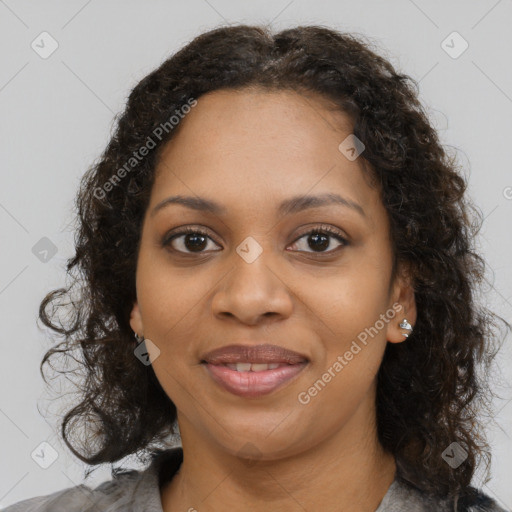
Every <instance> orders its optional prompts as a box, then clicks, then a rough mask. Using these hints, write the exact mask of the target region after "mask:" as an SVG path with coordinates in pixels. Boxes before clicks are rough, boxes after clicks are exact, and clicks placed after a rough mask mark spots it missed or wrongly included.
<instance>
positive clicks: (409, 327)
mask: <svg viewBox="0 0 512 512" xmlns="http://www.w3.org/2000/svg"><path fill="white" fill-rule="evenodd" d="M400 329H406V330H407V331H410V332H408V333H402V336H405V337H406V338H407V337H408V336H409V334H411V332H412V325H411V324H410V323H409V322H408V320H407V318H404V319H403V320H402V321H401V322H400Z"/></svg>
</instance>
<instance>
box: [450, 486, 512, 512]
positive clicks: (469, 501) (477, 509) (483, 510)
mask: <svg viewBox="0 0 512 512" xmlns="http://www.w3.org/2000/svg"><path fill="white" fill-rule="evenodd" d="M457 512H507V511H506V510H505V509H504V508H502V507H500V506H499V505H498V504H497V503H496V501H495V500H493V499H492V498H491V497H490V496H488V495H487V494H485V493H484V492H483V491H481V490H480V489H475V488H474V487H469V488H468V489H467V490H465V491H464V492H463V493H461V495H460V496H459V498H458V501H457ZM508 512H510V511H508Z"/></svg>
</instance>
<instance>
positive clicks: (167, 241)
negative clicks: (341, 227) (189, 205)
mask: <svg viewBox="0 0 512 512" xmlns="http://www.w3.org/2000/svg"><path fill="white" fill-rule="evenodd" d="M313 233H317V234H323V235H330V236H331V237H333V238H335V239H336V240H337V241H339V242H341V245H340V246H339V247H337V248H335V249H331V250H329V251H324V252H315V251H299V252H307V253H308V254H313V255H314V256H320V257H321V256H322V255H324V254H325V255H331V254H332V253H334V252H335V251H337V250H338V249H339V248H340V247H343V246H347V245H349V242H348V240H347V239H346V238H344V237H343V236H342V235H341V234H340V232H339V231H338V230H337V229H334V228H332V227H331V226H323V225H322V226H317V227H315V228H313V229H310V230H309V231H306V232H304V233H302V234H301V235H299V236H298V237H297V238H296V239H295V240H294V242H293V244H295V243H296V242H297V241H299V240H300V239H301V238H303V237H304V236H306V235H311V234H313ZM188 234H195V235H202V236H205V237H208V238H210V239H211V237H210V235H209V234H208V232H207V231H205V230H204V229H201V228H197V227H193V226H187V227H185V228H183V229H182V230H181V231H178V232H176V233H172V235H171V236H169V234H167V235H165V236H164V238H163V240H162V246H163V247H168V246H170V245H171V242H172V241H173V240H175V239H176V238H179V237H180V236H183V235H188ZM171 250H172V251H173V252H176V253H178V254H184V255H193V254H204V252H195V253H194V252H184V251H179V250H176V249H173V248H172V247H171ZM215 252H217V251H215Z"/></svg>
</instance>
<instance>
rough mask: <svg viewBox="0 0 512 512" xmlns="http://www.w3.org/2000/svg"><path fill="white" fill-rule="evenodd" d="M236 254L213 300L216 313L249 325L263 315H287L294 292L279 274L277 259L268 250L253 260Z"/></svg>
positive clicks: (279, 316) (290, 311) (280, 316)
mask: <svg viewBox="0 0 512 512" xmlns="http://www.w3.org/2000/svg"><path fill="white" fill-rule="evenodd" d="M267 251H269V249H267ZM233 256H234V257H233V260H234V261H233V267H232V268H231V270H228V272H227V274H226V275H225V277H224V278H223V279H222V280H221V281H220V283H219V285H218V289H217V290H216V291H215V294H214V297H213V300H212V308H213V313H214V315H216V316H218V317H220V318H224V319H225V318H226V317H228V318H235V319H237V320H238V321H239V322H242V323H244V324H247V325H256V324H258V323H260V322H261V321H262V318H268V317H272V318H273V321H275V320H277V319H279V318H280V319H284V318H288V317H289V316H290V315H291V313H292V310H293V292H292V290H291V289H290V288H289V286H288V285H287V283H286V282H285V280H284V279H283V278H282V277H281V276H280V275H279V270H278V269H277V268H276V265H275V259H274V260H273V261H274V264H272V263H271V261H270V260H271V258H269V257H268V258H267V257H266V251H265V250H264V251H263V252H262V253H261V254H260V255H259V256H258V257H257V258H256V259H255V260H254V261H252V262H249V261H250V260H248V261H246V260H244V259H243V258H242V257H240V256H239V254H237V253H236V252H233ZM281 274H282V273H281Z"/></svg>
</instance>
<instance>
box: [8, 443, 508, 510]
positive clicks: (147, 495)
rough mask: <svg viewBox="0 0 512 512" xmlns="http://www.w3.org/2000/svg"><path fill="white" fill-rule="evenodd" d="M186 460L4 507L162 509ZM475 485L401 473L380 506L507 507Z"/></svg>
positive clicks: (164, 453)
mask: <svg viewBox="0 0 512 512" xmlns="http://www.w3.org/2000/svg"><path fill="white" fill-rule="evenodd" d="M182 461H183V450H182V448H180V447H178V448H171V449H168V450H160V451H156V452H155V454H154V455H153V459H152V462H151V464H150V465H149V466H148V467H147V468H146V469H144V470H141V471H137V470H129V471H124V472H120V473H118V474H116V475H115V476H114V477H113V478H112V479H111V480H108V481H106V482H103V483H102V484H100V485H99V486H97V487H96V488H94V489H91V488H90V487H88V486H86V485H84V484H82V485H77V486H75V487H69V488H67V489H64V490H61V491H57V492H54V493H53V494H48V495H45V496H37V497H34V498H30V499H27V500H23V501H20V502H18V503H15V504H14V505H10V506H9V507H7V508H6V509H4V511H3V512H163V510H162V502H161V499H160V486H161V485H162V484H164V483H166V482H168V481H170V480H171V478H172V477H173V476H174V474H175V473H176V472H177V471H178V469H179V467H180V465H181V463H182ZM472 491H473V492H472V494H471V496H470V497H467V498H465V499H462V498H460V499H459V500H457V502H453V501H452V502H447V501H443V500H440V499H434V498H431V497H428V496H427V495H425V494H423V493H422V492H421V491H419V490H418V489H416V488H414V487H412V486H411V485H409V484H407V483H406V482H405V481H403V480H402V479H400V477H399V475H398V474H397V476H396V477H395V480H394V481H393V483H392V484H391V486H390V487H389V489H388V491H387V492H386V495H385V496H384V498H383V499H382V501H381V503H380V505H379V506H378V508H377V510H376V511H375V512H463V511H464V512H506V511H505V510H504V509H502V508H500V507H499V506H498V505H497V504H496V502H495V501H494V500H492V499H491V498H490V497H489V496H487V495H486V494H483V493H482V492H479V491H477V490H475V489H472ZM191 510H194V509H193V508H192V507H191Z"/></svg>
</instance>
